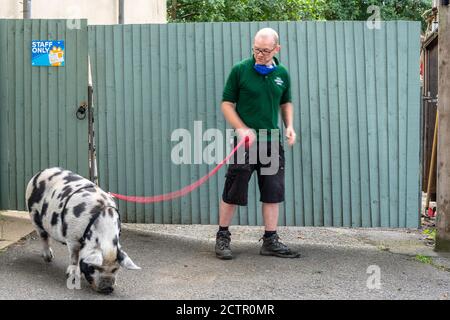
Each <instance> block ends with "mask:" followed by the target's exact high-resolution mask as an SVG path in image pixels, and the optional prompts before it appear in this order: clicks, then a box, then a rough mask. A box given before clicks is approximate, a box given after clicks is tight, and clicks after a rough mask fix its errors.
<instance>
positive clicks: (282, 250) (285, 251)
mask: <svg viewBox="0 0 450 320" xmlns="http://www.w3.org/2000/svg"><path fill="white" fill-rule="evenodd" d="M261 239H262V240H263V241H264V242H263V245H262V247H261V250H260V251H259V253H260V254H261V255H263V256H275V257H280V258H298V257H300V253H298V252H296V251H292V250H291V249H289V248H288V247H287V246H286V245H285V244H283V243H281V242H280V241H279V239H280V237H278V235H277V234H276V233H275V234H273V235H271V236H270V237H267V238H266V237H262V238H261ZM261 239H260V240H261Z"/></svg>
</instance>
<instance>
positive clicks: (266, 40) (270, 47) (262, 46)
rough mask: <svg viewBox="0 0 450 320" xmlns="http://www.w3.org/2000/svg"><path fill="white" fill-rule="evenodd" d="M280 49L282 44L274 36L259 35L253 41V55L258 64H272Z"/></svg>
mask: <svg viewBox="0 0 450 320" xmlns="http://www.w3.org/2000/svg"><path fill="white" fill-rule="evenodd" d="M278 51H280V46H279V45H276V44H275V40H274V39H273V38H272V37H257V38H255V41H254V42H253V56H254V57H255V60H256V63H257V64H270V63H271V62H272V59H273V56H274V55H275V54H277V52H278Z"/></svg>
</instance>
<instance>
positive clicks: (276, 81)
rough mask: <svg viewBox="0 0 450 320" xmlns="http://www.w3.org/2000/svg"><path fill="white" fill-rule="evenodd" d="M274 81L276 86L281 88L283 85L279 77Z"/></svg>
mask: <svg viewBox="0 0 450 320" xmlns="http://www.w3.org/2000/svg"><path fill="white" fill-rule="evenodd" d="M274 81H275V83H276V84H277V85H279V86H282V85H283V83H284V81H283V80H281V78H280V77H276V78H275V80H274Z"/></svg>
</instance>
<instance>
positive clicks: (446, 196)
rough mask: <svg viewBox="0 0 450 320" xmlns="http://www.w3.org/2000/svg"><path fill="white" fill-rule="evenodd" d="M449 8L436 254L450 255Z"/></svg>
mask: <svg viewBox="0 0 450 320" xmlns="http://www.w3.org/2000/svg"><path fill="white" fill-rule="evenodd" d="M449 22H450V8H449V5H448V1H445V0H442V1H441V4H440V6H439V88H438V112H439V132H438V154H437V216H436V229H437V230H436V245H435V250H436V251H448V252H450V26H449Z"/></svg>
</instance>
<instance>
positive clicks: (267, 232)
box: [264, 230, 277, 238]
mask: <svg viewBox="0 0 450 320" xmlns="http://www.w3.org/2000/svg"><path fill="white" fill-rule="evenodd" d="M276 233H277V231H276V230H275V231H267V230H265V231H264V238H269V237H271V236H273V235H274V234H276Z"/></svg>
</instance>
